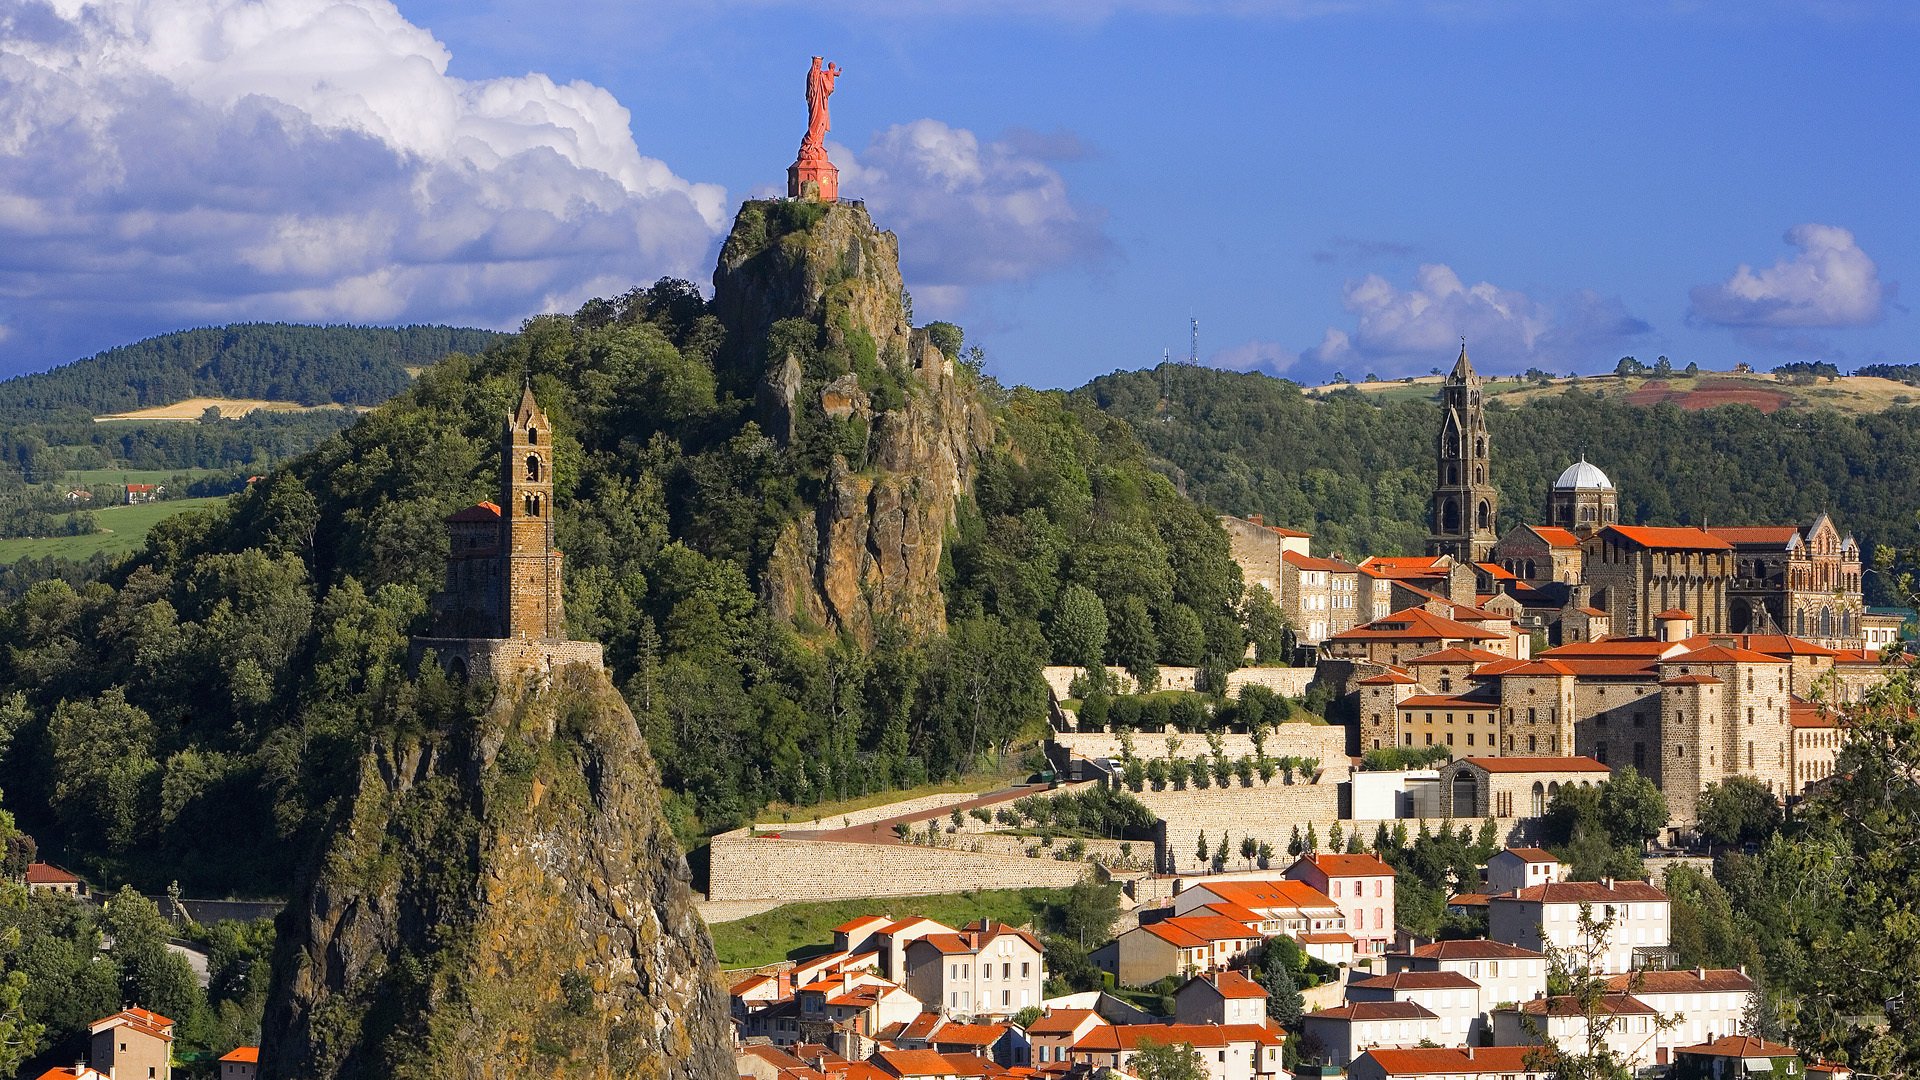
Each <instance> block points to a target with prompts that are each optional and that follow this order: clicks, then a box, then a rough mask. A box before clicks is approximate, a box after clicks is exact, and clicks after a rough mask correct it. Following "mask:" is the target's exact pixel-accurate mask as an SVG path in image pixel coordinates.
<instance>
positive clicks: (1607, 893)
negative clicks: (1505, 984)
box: [1487, 879, 1669, 973]
mask: <svg viewBox="0 0 1920 1080" xmlns="http://www.w3.org/2000/svg"><path fill="white" fill-rule="evenodd" d="M1582 905H1585V906H1586V907H1587V909H1588V910H1589V912H1590V913H1591V916H1592V918H1593V920H1594V921H1595V922H1596V923H1599V922H1604V921H1605V920H1606V919H1607V918H1609V917H1611V918H1612V919H1613V922H1612V924H1611V925H1610V926H1609V927H1608V928H1607V932H1606V934H1605V937H1604V939H1603V940H1602V941H1600V942H1598V943H1597V946H1598V950H1597V955H1596V956H1595V958H1594V962H1595V963H1596V965H1597V971H1598V972H1600V973H1612V972H1624V971H1632V970H1634V969H1636V968H1638V967H1641V966H1642V965H1641V964H1640V963H1638V962H1637V961H1638V960H1639V959H1641V958H1643V957H1648V956H1656V955H1657V956H1664V955H1665V953H1666V951H1667V947H1668V944H1669V941H1668V907H1669V905H1668V902H1667V894H1666V893H1664V892H1661V891H1660V890H1659V889H1657V888H1655V887H1653V886H1652V885H1651V884H1649V883H1647V882H1644V881H1615V880H1612V879H1607V880H1603V881H1560V882H1553V883H1550V884H1546V885H1535V886H1533V887H1532V888H1527V889H1516V890H1515V891H1513V892H1509V893H1502V894H1500V895H1498V896H1492V897H1489V898H1488V899H1487V936H1488V937H1491V938H1492V939H1493V940H1495V941H1504V942H1506V943H1507V944H1509V945H1518V946H1520V947H1521V948H1523V949H1531V950H1533V951H1535V952H1540V953H1544V952H1546V951H1547V946H1548V945H1552V946H1553V947H1555V948H1557V949H1561V950H1567V949H1573V948H1575V947H1580V948H1582V949H1584V948H1585V947H1586V942H1585V938H1584V937H1583V933H1582V930H1581V926H1580V909H1581V906H1582Z"/></svg>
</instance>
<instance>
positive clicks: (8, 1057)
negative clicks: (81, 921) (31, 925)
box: [0, 809, 46, 1076]
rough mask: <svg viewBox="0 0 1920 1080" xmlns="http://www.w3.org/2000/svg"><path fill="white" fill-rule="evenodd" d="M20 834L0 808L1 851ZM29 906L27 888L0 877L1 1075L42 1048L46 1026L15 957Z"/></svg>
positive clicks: (11, 1070) (8, 814)
mask: <svg viewBox="0 0 1920 1080" xmlns="http://www.w3.org/2000/svg"><path fill="white" fill-rule="evenodd" d="M19 835H20V833H19V830H18V829H17V828H15V827H14V823H13V815H12V814H10V813H8V812H7V811H6V810H4V809H0V851H7V850H11V849H12V848H13V847H15V846H16V843H15V841H16V838H17V837H18V836H19ZM27 904H28V896H27V890H26V887H25V886H24V885H22V884H20V883H19V882H18V881H16V880H15V879H14V877H13V876H12V875H11V874H7V875H5V876H0V1074H4V1075H9V1076H10V1075H13V1074H14V1073H15V1072H16V1071H17V1070H18V1069H19V1068H20V1066H21V1065H22V1064H23V1063H24V1062H25V1061H26V1059H27V1058H29V1057H32V1056H33V1055H34V1053H35V1052H36V1051H37V1050H38V1048H39V1046H40V1039H41V1036H42V1035H44V1034H45V1032H46V1027H45V1025H43V1024H39V1023H36V1022H34V1020H33V1019H32V1018H31V1017H29V1016H28V1009H27V1001H26V996H27V986H28V983H27V973H26V972H25V971H24V970H21V968H20V966H19V965H18V963H16V962H15V960H14V957H15V956H16V955H17V953H18V951H19V949H20V944H21V935H20V928H19V925H18V924H19V919H20V918H21V916H22V915H23V914H24V913H25V910H26V907H27Z"/></svg>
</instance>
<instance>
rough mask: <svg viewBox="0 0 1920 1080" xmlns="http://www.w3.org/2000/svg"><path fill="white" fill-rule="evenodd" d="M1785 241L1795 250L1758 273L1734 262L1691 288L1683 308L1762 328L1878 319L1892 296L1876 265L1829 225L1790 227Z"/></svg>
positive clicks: (1704, 316) (1843, 324)
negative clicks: (1728, 271)
mask: <svg viewBox="0 0 1920 1080" xmlns="http://www.w3.org/2000/svg"><path fill="white" fill-rule="evenodd" d="M1786 242H1787V243H1789V244H1791V245H1793V246H1794V247H1795V248H1798V249H1799V252H1798V254H1795V255H1793V256H1791V257H1784V258H1781V259H1780V260H1778V261H1777V262H1775V263H1774V264H1773V265H1772V266H1770V267H1767V268H1766V269H1764V270H1755V269H1754V268H1752V267H1751V266H1748V265H1746V264H1745V263H1742V264H1741V265H1740V268H1739V269H1738V270H1735V271H1734V272H1733V276H1732V277H1730V278H1728V279H1727V280H1725V281H1723V282H1720V283H1719V284H1715V285H1696V286H1694V288H1693V290H1692V292H1691V294H1690V295H1691V297H1692V299H1693V308H1692V311H1691V312H1690V314H1691V316H1692V317H1693V318H1695V319H1698V320H1702V321H1705V322H1710V323H1717V324H1719V325H1721V326H1739V327H1753V328H1762V329H1770V330H1779V329H1791V328H1806V327H1847V326H1867V325H1870V324H1872V323H1876V322H1879V321H1880V317H1881V314H1882V313H1883V310H1884V303H1885V301H1886V299H1887V298H1888V297H1889V296H1890V295H1891V293H1892V291H1893V290H1892V286H1891V285H1890V284H1886V285H1883V284H1882V283H1881V281H1880V275H1879V270H1878V268H1876V267H1875V266H1874V264H1873V260H1872V259H1871V258H1868V257H1867V253H1866V252H1864V251H1862V250H1860V245H1858V244H1857V243H1855V242H1854V239H1853V234H1852V233H1851V232H1848V231H1847V230H1846V229H1842V228H1840V227H1839V226H1837V225H1816V224H1807V225H1795V226H1794V227H1793V228H1791V229H1788V230H1787V235H1786Z"/></svg>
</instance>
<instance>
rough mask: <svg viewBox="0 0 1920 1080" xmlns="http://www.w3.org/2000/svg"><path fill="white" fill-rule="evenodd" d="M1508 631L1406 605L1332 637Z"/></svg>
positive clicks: (1471, 636) (1440, 637)
mask: <svg viewBox="0 0 1920 1080" xmlns="http://www.w3.org/2000/svg"><path fill="white" fill-rule="evenodd" d="M1506 636H1507V635H1505V634H1502V633H1499V632H1497V631H1493V630H1484V629H1481V628H1480V627H1478V626H1469V625H1467V624H1466V623H1463V622H1456V621H1455V620H1453V619H1444V618H1441V617H1440V616H1438V615H1435V614H1434V613H1433V612H1431V611H1428V610H1427V609H1425V608H1417V607H1415V608H1406V609H1405V610H1402V611H1396V612H1394V613H1393V614H1391V615H1388V616H1386V617H1385V618H1380V619H1375V620H1373V621H1372V622H1370V623H1366V624H1365V625H1362V626H1356V627H1354V628H1353V629H1351V630H1345V631H1342V632H1341V633H1338V634H1335V635H1333V637H1332V638H1330V639H1329V640H1331V641H1500V640H1502V639H1504V638H1505V637H1506Z"/></svg>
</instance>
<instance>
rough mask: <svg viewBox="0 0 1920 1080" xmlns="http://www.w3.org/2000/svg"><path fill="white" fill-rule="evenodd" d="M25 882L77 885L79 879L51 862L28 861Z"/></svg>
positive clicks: (30, 883)
mask: <svg viewBox="0 0 1920 1080" xmlns="http://www.w3.org/2000/svg"><path fill="white" fill-rule="evenodd" d="M26 878H27V884H29V885H78V884H80V879H79V878H77V877H75V876H74V875H72V874H69V873H67V872H66V871H65V870H62V869H60V868H59V867H57V866H55V865H53V864H52V863H43V862H37V863H28V864H27V874H26Z"/></svg>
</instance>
